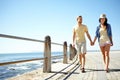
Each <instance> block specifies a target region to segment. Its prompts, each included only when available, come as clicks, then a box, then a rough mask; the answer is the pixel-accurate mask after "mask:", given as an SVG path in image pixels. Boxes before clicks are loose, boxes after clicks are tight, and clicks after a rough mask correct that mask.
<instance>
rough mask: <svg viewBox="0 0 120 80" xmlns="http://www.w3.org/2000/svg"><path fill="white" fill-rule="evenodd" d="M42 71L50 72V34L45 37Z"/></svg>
mask: <svg viewBox="0 0 120 80" xmlns="http://www.w3.org/2000/svg"><path fill="white" fill-rule="evenodd" d="M43 72H51V39H50V36H46V37H45V43H44V65H43Z"/></svg>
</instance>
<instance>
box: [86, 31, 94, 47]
mask: <svg viewBox="0 0 120 80" xmlns="http://www.w3.org/2000/svg"><path fill="white" fill-rule="evenodd" d="M86 35H87V37H88V39H89V41H90V44H91V45H93V43H92V39H91V37H90V34H89V32H88V31H86Z"/></svg>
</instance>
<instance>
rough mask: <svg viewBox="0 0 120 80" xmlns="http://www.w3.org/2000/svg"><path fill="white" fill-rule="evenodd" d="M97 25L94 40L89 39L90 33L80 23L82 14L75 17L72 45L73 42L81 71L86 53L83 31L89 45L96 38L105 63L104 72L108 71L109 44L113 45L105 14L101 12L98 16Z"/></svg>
mask: <svg viewBox="0 0 120 80" xmlns="http://www.w3.org/2000/svg"><path fill="white" fill-rule="evenodd" d="M99 23H100V24H99V26H98V27H97V29H96V35H95V38H94V40H93V41H92V40H91V37H90V34H89V32H88V29H87V26H86V25H84V24H82V16H78V17H77V25H76V26H75V27H74V29H73V47H75V44H76V46H77V53H78V54H79V60H80V64H81V72H82V73H83V72H85V69H84V67H85V54H86V40H85V35H84V34H85V33H86V35H87V37H88V39H89V40H90V44H91V46H93V45H94V44H95V41H96V39H97V38H98V42H99V46H100V50H101V52H102V55H103V61H104V64H105V70H106V72H108V71H109V68H108V66H109V61H110V59H109V51H110V46H113V41H112V30H111V26H110V24H108V23H107V18H106V15H105V14H101V15H100V18H99Z"/></svg>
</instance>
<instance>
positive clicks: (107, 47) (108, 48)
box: [105, 44, 110, 71]
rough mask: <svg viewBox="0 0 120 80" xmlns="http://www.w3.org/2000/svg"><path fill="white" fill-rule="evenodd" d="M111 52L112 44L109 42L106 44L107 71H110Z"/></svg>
mask: <svg viewBox="0 0 120 80" xmlns="http://www.w3.org/2000/svg"><path fill="white" fill-rule="evenodd" d="M109 52H110V45H109V44H108V45H106V46H105V57H106V70H107V71H108V66H109V62H110V57H109Z"/></svg>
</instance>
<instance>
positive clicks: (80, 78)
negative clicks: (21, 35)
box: [8, 51, 120, 80]
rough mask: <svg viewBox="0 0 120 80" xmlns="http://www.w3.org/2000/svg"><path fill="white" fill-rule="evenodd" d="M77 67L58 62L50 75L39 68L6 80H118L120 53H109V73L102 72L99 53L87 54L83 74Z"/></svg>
mask: <svg viewBox="0 0 120 80" xmlns="http://www.w3.org/2000/svg"><path fill="white" fill-rule="evenodd" d="M71 63H72V64H71ZM79 67H80V65H78V64H77V62H74V61H69V63H68V64H63V63H62V62H58V63H54V64H52V72H51V73H43V72H42V70H43V69H41V68H40V69H37V70H34V71H32V72H29V73H25V74H23V75H20V76H16V77H13V78H10V79H8V80H120V51H111V52H110V65H109V69H110V72H109V73H106V72H105V70H104V65H103V59H102V55H101V53H100V52H88V53H87V55H86V66H85V70H86V72H85V73H81V71H80V68H79Z"/></svg>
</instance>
